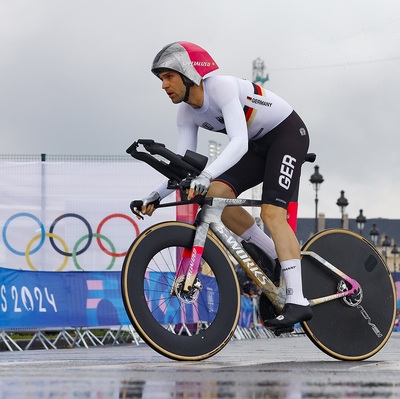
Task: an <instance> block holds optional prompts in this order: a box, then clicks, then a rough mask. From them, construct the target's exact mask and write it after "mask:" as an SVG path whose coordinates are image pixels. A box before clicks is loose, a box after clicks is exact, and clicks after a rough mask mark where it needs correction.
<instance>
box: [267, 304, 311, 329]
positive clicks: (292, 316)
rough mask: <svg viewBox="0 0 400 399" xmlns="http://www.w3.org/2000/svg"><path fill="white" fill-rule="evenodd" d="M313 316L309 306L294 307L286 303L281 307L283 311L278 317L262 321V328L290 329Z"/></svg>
mask: <svg viewBox="0 0 400 399" xmlns="http://www.w3.org/2000/svg"><path fill="white" fill-rule="evenodd" d="M312 316H313V312H312V310H311V306H310V305H307V306H302V305H296V304H294V303H287V304H285V306H284V307H283V311H282V313H281V314H280V315H278V316H276V317H275V318H273V319H268V320H264V321H263V323H264V326H265V327H268V328H271V329H275V328H279V329H282V328H285V327H291V326H293V325H294V324H296V323H299V322H301V321H307V320H310V319H311V318H312Z"/></svg>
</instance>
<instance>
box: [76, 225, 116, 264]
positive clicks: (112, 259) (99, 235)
mask: <svg viewBox="0 0 400 399" xmlns="http://www.w3.org/2000/svg"><path fill="white" fill-rule="evenodd" d="M88 236H89V235H88V234H86V235H84V236H82V237H81V238H80V239H79V240H78V241H77V242H76V244H75V246H74V249H73V251H72V259H73V261H74V265H75V267H76V268H77V269H78V270H83V269H82V268H81V267H80V265H79V263H78V260H77V259H76V255H78V254H79V252H77V249H78V247H79V244H80V243H81V242H82V241H83V240H86V238H88ZM93 237H96V238H97V239H99V238H102V239H103V240H105V241H107V242H108V245H109V246H110V247H111V249H112V251H113V252H115V247H114V244H113V243H112V242H111V240H110V239H109V238H107V237H106V236H103V235H102V234H97V233H95V234H93ZM114 263H115V256H113V257H112V258H111V263H110V264H109V265H108V266H107V268H106V270H111V269H112V267H113V266H114Z"/></svg>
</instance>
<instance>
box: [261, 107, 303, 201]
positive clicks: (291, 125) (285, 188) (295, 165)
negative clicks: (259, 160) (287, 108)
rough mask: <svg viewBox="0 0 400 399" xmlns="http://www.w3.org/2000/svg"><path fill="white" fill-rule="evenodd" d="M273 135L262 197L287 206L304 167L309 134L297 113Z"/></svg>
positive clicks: (279, 126) (266, 164) (274, 131)
mask: <svg viewBox="0 0 400 399" xmlns="http://www.w3.org/2000/svg"><path fill="white" fill-rule="evenodd" d="M270 134H271V137H270V148H269V150H268V156H267V159H266V163H265V169H264V185H263V194H262V200H263V202H265V203H267V204H272V205H276V206H279V207H283V208H287V206H288V204H289V202H290V200H291V199H292V197H293V194H294V192H295V191H296V189H297V187H298V184H299V181H300V174H301V167H302V164H303V162H304V159H305V156H306V154H307V151H308V146H309V138H308V133H307V130H306V128H305V126H304V124H303V122H302V121H301V119H300V118H299V117H298V116H297V114H296V113H294V114H292V115H291V116H289V117H288V118H287V119H286V120H285V121H283V122H282V123H281V124H280V125H278V126H277V127H276V128H275V129H274V130H272V131H271V132H270V133H268V135H270ZM268 135H267V136H268Z"/></svg>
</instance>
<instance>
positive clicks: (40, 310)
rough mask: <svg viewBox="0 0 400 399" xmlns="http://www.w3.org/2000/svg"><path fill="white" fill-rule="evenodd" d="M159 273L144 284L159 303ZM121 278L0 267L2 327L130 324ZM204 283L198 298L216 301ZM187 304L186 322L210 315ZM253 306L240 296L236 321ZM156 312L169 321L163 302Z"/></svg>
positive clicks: (248, 316) (244, 323) (245, 320)
mask: <svg viewBox="0 0 400 399" xmlns="http://www.w3.org/2000/svg"><path fill="white" fill-rule="evenodd" d="M163 274H164V275H163V276H158V278H157V277H152V278H151V279H149V280H148V281H150V284H155V285H157V289H154V288H155V287H154V286H152V287H148V288H151V290H145V292H146V295H147V297H148V300H149V303H152V304H157V303H158V302H160V299H161V298H162V297H163V296H164V297H165V296H166V295H168V292H164V293H163V291H162V289H161V286H164V285H163V284H162V281H163V280H164V279H165V278H166V276H165V273H163ZM120 278H121V273H120V272H117V271H115V272H113V271H105V272H85V271H82V272H60V273H56V272H43V271H26V270H14V269H6V268H1V267H0V330H12V329H19V328H34V329H40V328H62V327H71V326H72V327H97V326H116V325H129V324H130V321H129V319H128V316H127V314H126V312H125V308H124V305H123V301H122V297H121V287H120ZM160 279H161V282H160ZM202 283H203V287H205V289H204V290H203V291H202V293H201V295H200V297H199V302H201V301H203V302H207V306H208V307H209V306H212V304H213V303H218V299H217V297H216V295H218V293H217V292H216V290H215V289H214V288H215V287H214V284H215V281H214V279H213V278H210V277H206V278H204V279H203V280H202ZM164 289H165V288H164ZM149 292H152V293H154V292H157V295H158V298H155V297H149ZM153 295H154V294H153ZM176 301H177V303H176V307H177V308H179V306H180V304H179V303H178V299H176ZM190 306H191V305H186V309H185V322H186V323H188V322H196V321H198V318H200V319H201V320H203V321H212V320H208V319H207V317H208V314H207V313H204V314H203V313H202V312H201V309H203V308H204V307H202V306H199V310H200V314H198V312H196V311H193V309H192V308H190ZM252 310H253V309H252V305H251V300H250V299H248V298H246V297H242V311H241V317H240V320H239V326H240V327H250V325H251V323H252ZM174 313H175V312H174ZM155 316H156V317H157V319H158V321H159V322H161V323H165V324H167V323H169V322H170V321H171V320H170V317H171V315H170V313H169V312H167V311H166V310H163V309H162V307H158V313H156V314H155ZM181 321H182V320H181Z"/></svg>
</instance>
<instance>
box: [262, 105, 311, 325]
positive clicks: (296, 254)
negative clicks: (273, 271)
mask: <svg viewBox="0 0 400 399" xmlns="http://www.w3.org/2000/svg"><path fill="white" fill-rule="evenodd" d="M268 136H269V137H268ZM266 141H267V142H268V145H269V150H268V153H267V154H266V158H265V159H266V161H265V175H264V185H263V195H262V201H263V203H264V205H263V206H262V210H261V218H262V219H263V222H264V223H265V225H266V226H267V228H268V231H269V232H270V234H271V237H272V239H273V241H274V243H275V247H276V250H277V253H278V259H279V261H280V263H281V266H282V272H283V276H284V278H285V281H286V286H287V298H286V305H285V308H284V310H283V313H282V314H281V315H279V316H277V318H274V319H270V320H267V321H264V323H265V325H266V326H269V327H281V326H287V325H289V324H294V323H296V322H299V321H303V320H307V319H310V318H311V317H312V311H311V308H310V306H309V305H308V301H307V300H306V299H305V298H304V296H303V290H302V279H301V263H300V248H299V243H298V241H297V238H296V236H295V234H294V232H293V230H292V229H291V227H290V226H289V224H288V223H287V220H286V214H287V207H288V205H289V202H290V200H291V198H292V197H293V194H294V192H295V191H296V189H297V187H298V183H299V180H300V172H301V166H302V164H303V161H304V159H305V156H306V153H307V150H308V145H309V138H308V133H307V129H306V127H305V125H304V123H303V122H302V121H301V119H300V118H299V116H298V115H297V114H296V113H295V112H293V113H292V114H291V115H290V116H289V117H288V118H287V119H286V120H285V121H283V122H282V123H281V124H280V125H278V126H277V127H276V128H275V129H274V130H273V131H271V132H270V133H269V134H268V135H267V139H266Z"/></svg>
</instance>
